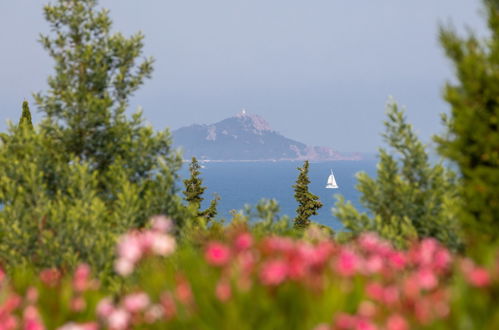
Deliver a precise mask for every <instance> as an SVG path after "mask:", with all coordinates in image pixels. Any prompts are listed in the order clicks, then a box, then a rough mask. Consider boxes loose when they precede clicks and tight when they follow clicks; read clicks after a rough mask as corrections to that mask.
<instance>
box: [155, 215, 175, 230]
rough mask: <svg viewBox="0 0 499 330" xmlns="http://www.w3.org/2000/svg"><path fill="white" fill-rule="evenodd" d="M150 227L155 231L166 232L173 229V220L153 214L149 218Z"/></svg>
mask: <svg viewBox="0 0 499 330" xmlns="http://www.w3.org/2000/svg"><path fill="white" fill-rule="evenodd" d="M151 222H152V229H153V230H154V231H157V232H161V233H167V232H170V231H171V230H172V229H173V221H172V219H170V218H167V217H165V216H164V215H155V216H154V217H152V219H151Z"/></svg>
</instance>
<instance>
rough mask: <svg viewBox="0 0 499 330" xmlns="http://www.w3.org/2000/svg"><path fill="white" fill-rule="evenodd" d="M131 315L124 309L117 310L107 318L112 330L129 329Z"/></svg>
mask: <svg viewBox="0 0 499 330" xmlns="http://www.w3.org/2000/svg"><path fill="white" fill-rule="evenodd" d="M129 322H130V314H128V313H127V311H125V310H124V309H122V308H119V309H115V310H113V311H112V312H111V314H110V315H109V317H108V318H107V324H108V326H109V328H110V329H112V330H124V329H127V328H128V324H129Z"/></svg>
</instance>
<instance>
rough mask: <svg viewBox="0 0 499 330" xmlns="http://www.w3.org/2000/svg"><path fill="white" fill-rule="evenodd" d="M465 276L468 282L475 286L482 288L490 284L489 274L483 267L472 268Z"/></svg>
mask: <svg viewBox="0 0 499 330" xmlns="http://www.w3.org/2000/svg"><path fill="white" fill-rule="evenodd" d="M465 276H466V279H467V280H468V282H469V283H470V284H471V285H473V286H475V287H477V288H483V287H486V286H489V284H490V275H489V272H488V271H487V270H486V269H485V268H480V267H476V268H473V269H472V270H471V271H469V272H468V273H466V274H465Z"/></svg>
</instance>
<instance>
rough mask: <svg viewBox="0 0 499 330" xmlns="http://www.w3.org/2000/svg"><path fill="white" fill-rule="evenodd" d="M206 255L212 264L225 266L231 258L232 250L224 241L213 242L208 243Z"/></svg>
mask: <svg viewBox="0 0 499 330" xmlns="http://www.w3.org/2000/svg"><path fill="white" fill-rule="evenodd" d="M204 256H205V259H206V261H207V262H208V263H209V264H210V265H212V266H223V265H225V264H227V262H228V261H229V259H230V250H229V248H228V247H227V246H226V245H224V244H222V243H218V242H212V243H210V244H208V247H207V248H206V251H205V254H204Z"/></svg>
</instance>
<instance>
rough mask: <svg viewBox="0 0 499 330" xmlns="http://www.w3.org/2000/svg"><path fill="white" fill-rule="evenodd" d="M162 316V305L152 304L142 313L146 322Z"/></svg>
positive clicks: (156, 319)
mask: <svg viewBox="0 0 499 330" xmlns="http://www.w3.org/2000/svg"><path fill="white" fill-rule="evenodd" d="M163 316H164V313H163V306H161V305H152V306H151V307H149V308H148V309H147V311H146V312H145V314H144V319H145V321H146V322H147V323H154V322H156V321H158V320H159V319H161V318H162V317H163Z"/></svg>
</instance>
